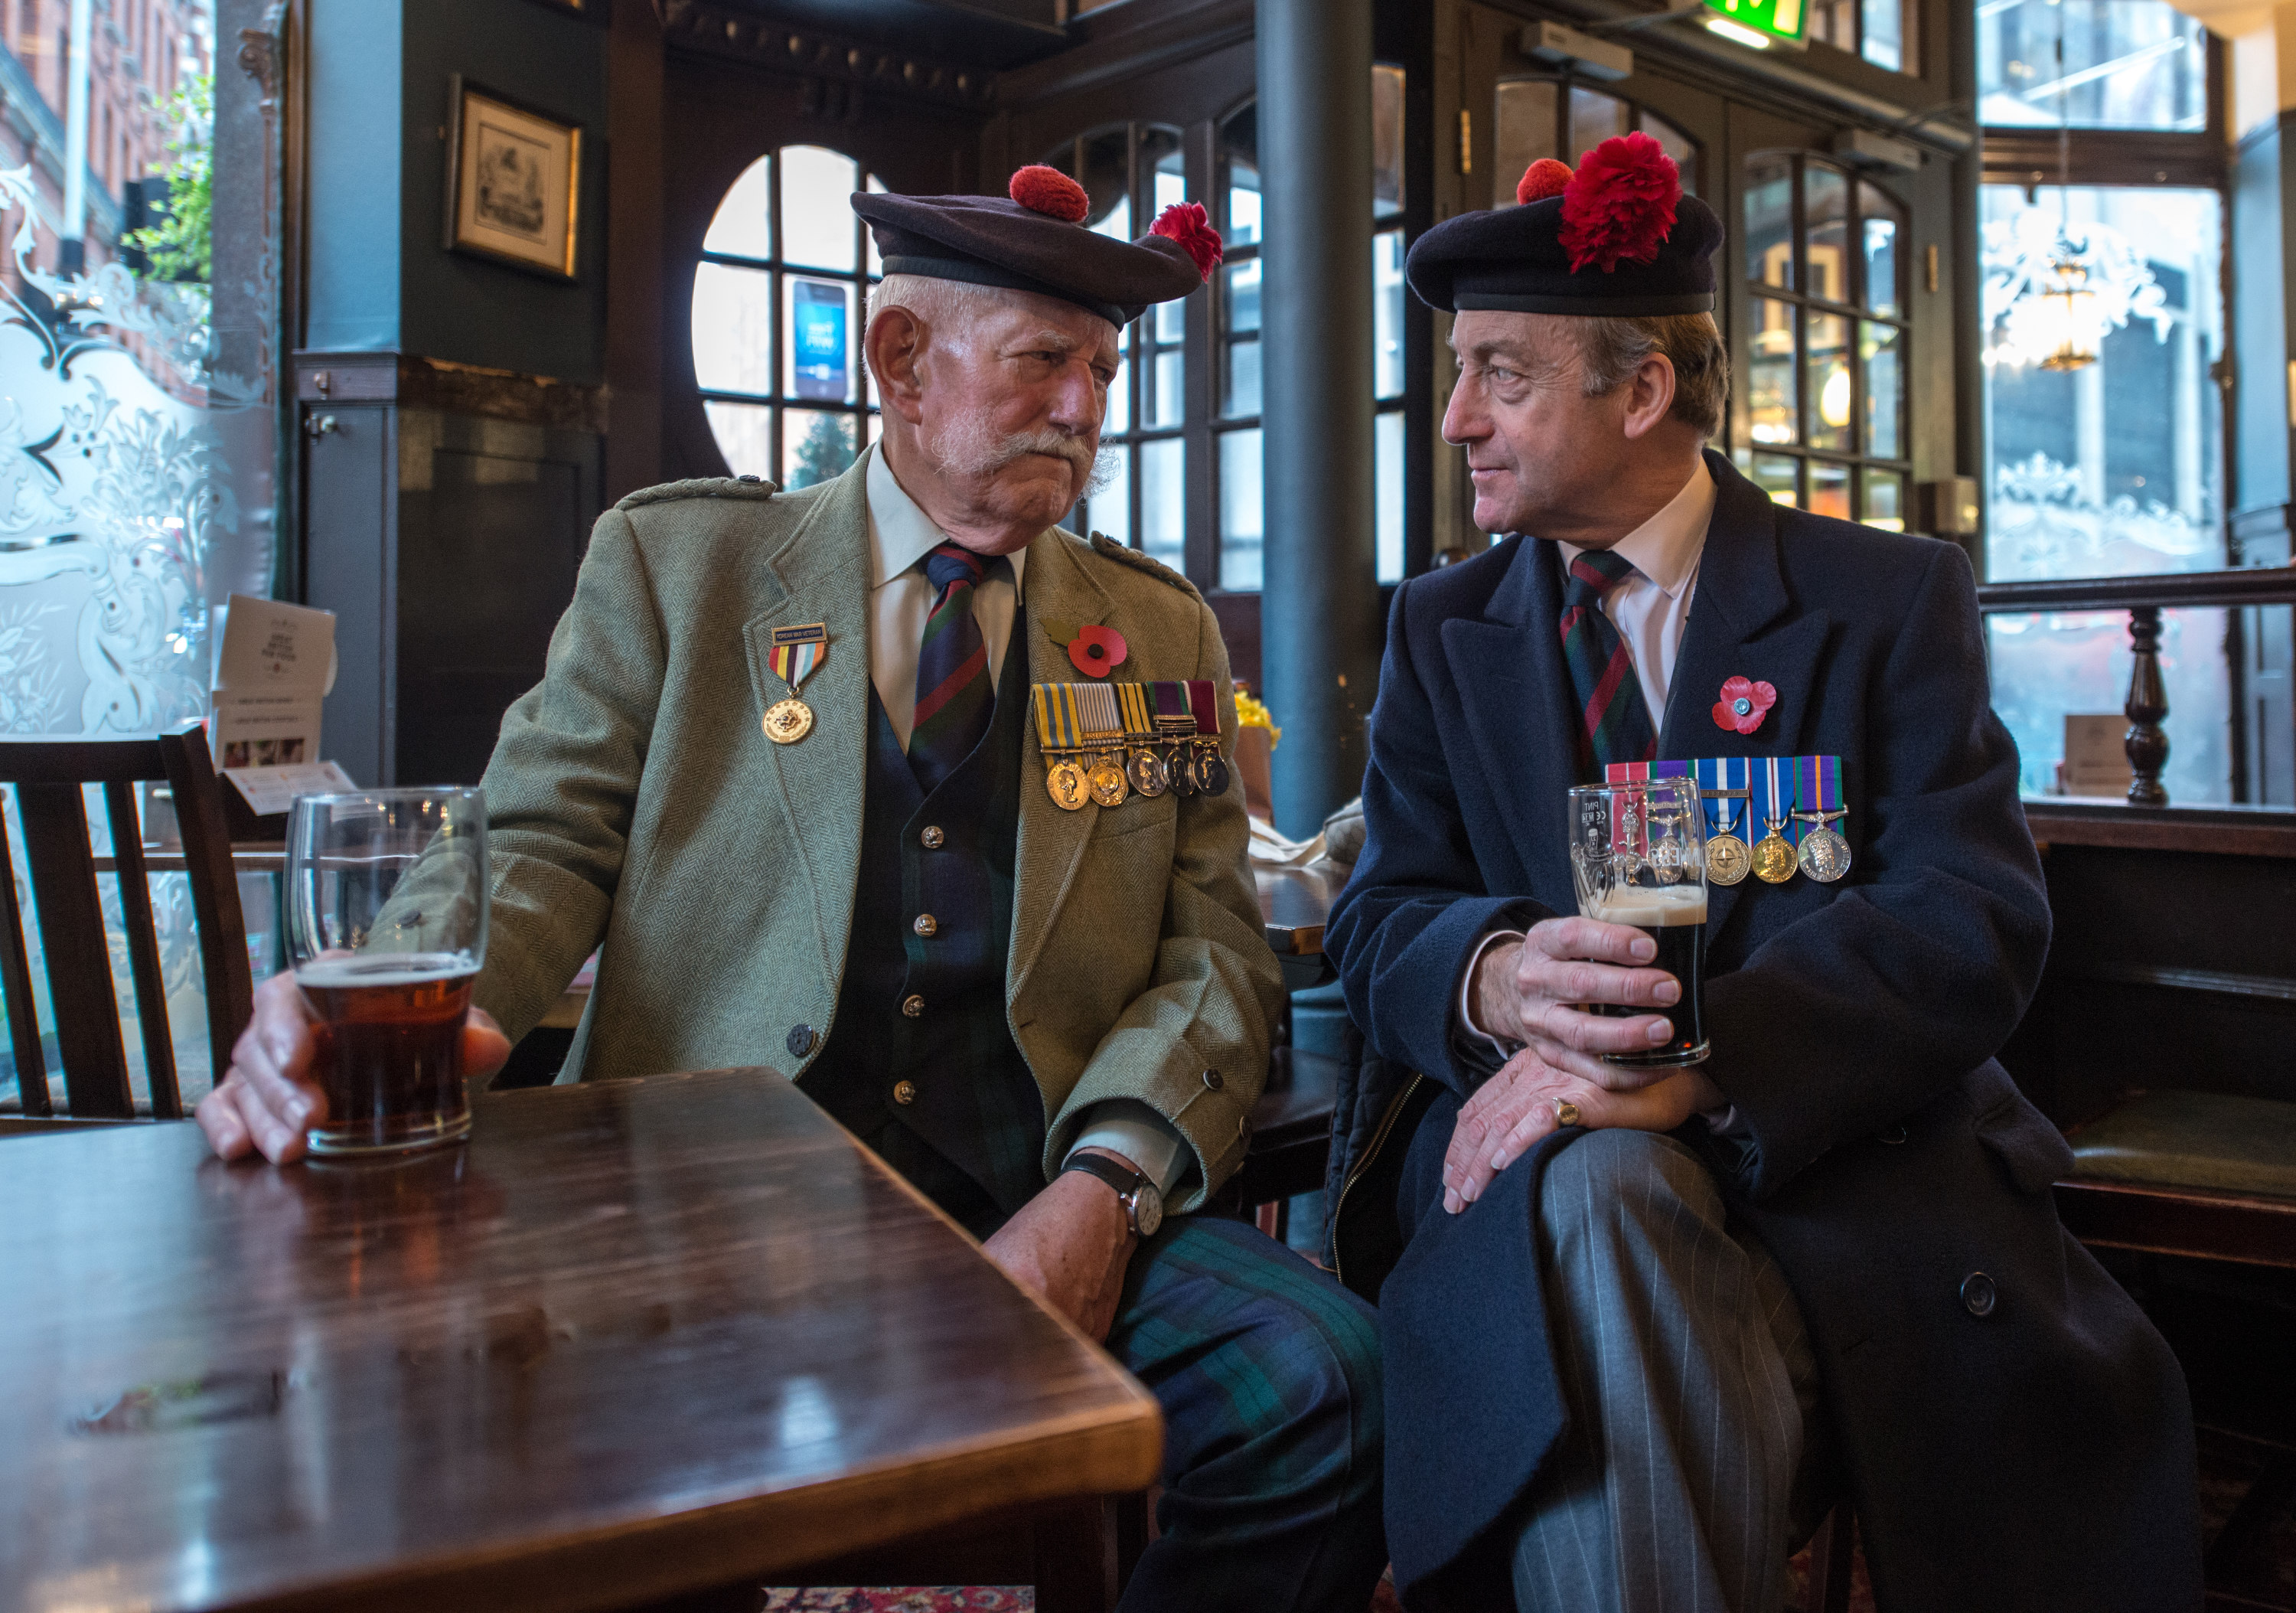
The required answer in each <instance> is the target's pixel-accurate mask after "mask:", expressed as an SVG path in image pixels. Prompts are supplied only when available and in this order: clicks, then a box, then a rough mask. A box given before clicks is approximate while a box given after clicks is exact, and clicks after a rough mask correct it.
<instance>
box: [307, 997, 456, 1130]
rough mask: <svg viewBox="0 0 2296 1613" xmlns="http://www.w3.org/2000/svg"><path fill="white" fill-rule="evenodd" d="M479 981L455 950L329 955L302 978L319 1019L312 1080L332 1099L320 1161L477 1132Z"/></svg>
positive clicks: (321, 1127)
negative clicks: (472, 1058) (471, 1041)
mask: <svg viewBox="0 0 2296 1613" xmlns="http://www.w3.org/2000/svg"><path fill="white" fill-rule="evenodd" d="M477 977H478V976H477V971H475V970H474V969H472V968H471V966H470V963H469V961H468V959H465V958H463V957H460V956H458V955H456V954H455V953H452V952H411V953H410V952H400V953H369V954H367V955H366V956H365V957H357V956H354V957H332V958H322V959H314V960H313V961H311V962H309V963H307V964H305V965H304V966H303V967H301V968H299V969H298V970H296V971H295V983H296V984H297V985H298V986H299V987H301V988H302V992H303V998H304V1000H305V1001H307V1002H308V1003H309V1004H310V1005H311V1012H312V1014H313V1016H315V1018H316V1021H317V1023H316V1025H313V1026H312V1033H313V1037H314V1040H315V1041H316V1044H317V1045H316V1049H315V1051H314V1052H313V1055H312V1058H311V1078H312V1080H314V1081H315V1082H317V1083H318V1085H319V1088H320V1090H323V1091H324V1092H325V1093H326V1095H327V1117H326V1118H325V1119H324V1121H322V1122H320V1123H318V1124H316V1125H315V1126H313V1127H312V1128H311V1133H310V1137H311V1151H312V1152H313V1153H314V1154H363V1153H370V1152H373V1151H375V1150H378V1149H383V1148H420V1147H422V1145H423V1144H425V1143H431V1142H443V1141H446V1140H448V1139H450V1138H455V1137H460V1136H461V1135H463V1133H464V1132H467V1131H469V1130H470V1129H471V1101H470V1093H469V1090H468V1088H467V1087H466V1086H465V1085H464V1083H463V1018H464V1016H466V1015H468V1014H469V1012H470V1008H471V982H472V981H473V980H475V979H476V978H477Z"/></svg>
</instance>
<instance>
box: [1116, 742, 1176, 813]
mask: <svg viewBox="0 0 2296 1613" xmlns="http://www.w3.org/2000/svg"><path fill="white" fill-rule="evenodd" d="M1125 770H1126V772H1128V774H1130V776H1131V778H1132V787H1133V788H1134V789H1136V790H1137V791H1138V792H1139V793H1140V794H1143V795H1144V796H1146V797H1147V798H1148V799H1149V800H1151V801H1153V800H1155V799H1156V797H1157V796H1159V795H1161V794H1163V793H1164V792H1165V791H1166V790H1169V789H1170V788H1171V787H1172V771H1171V769H1169V768H1168V767H1166V766H1165V765H1164V759H1163V758H1162V757H1161V756H1159V755H1158V754H1156V753H1155V752H1153V751H1135V752H1133V753H1132V765H1131V766H1130V767H1128V768H1127V769H1125Z"/></svg>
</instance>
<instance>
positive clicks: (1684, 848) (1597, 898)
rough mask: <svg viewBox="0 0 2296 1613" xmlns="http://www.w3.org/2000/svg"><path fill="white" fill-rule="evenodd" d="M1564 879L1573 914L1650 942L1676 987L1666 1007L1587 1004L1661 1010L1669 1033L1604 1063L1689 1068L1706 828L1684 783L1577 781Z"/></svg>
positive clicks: (1695, 1038)
mask: <svg viewBox="0 0 2296 1613" xmlns="http://www.w3.org/2000/svg"><path fill="white" fill-rule="evenodd" d="M1570 824H1571V835H1572V838H1571V843H1570V876H1571V881H1572V883H1573V884H1574V885H1577V887H1578V892H1579V914H1580V916H1581V917H1583V918H1599V919H1601V920H1602V921H1603V922H1604V923H1605V924H1630V925H1632V926H1635V927H1636V929H1638V930H1641V931H1642V932H1643V933H1644V934H1646V935H1648V936H1650V938H1651V939H1652V941H1654V942H1657V943H1658V956H1657V957H1656V958H1655V959H1652V967H1657V968H1661V969H1664V970H1665V971H1666V972H1667V973H1668V974H1669V975H1673V976H1674V977H1675V979H1676V980H1677V982H1679V983H1681V986H1682V996H1681V998H1680V999H1679V1000H1677V1001H1676V1003H1675V1004H1674V1006H1673V1007H1671V1008H1629V1007H1628V1006H1626V1005H1624V1004H1621V1003H1590V1004H1588V1005H1587V1011H1588V1012H1589V1013H1593V1014H1599V1015H1603V1016H1606V1017H1611V1018H1629V1017H1634V1016H1639V1015H1643V1014H1652V1013H1655V1014H1662V1015H1664V1016H1665V1017H1666V1018H1667V1019H1668V1021H1669V1023H1670V1024H1671V1025H1673V1027H1674V1029H1673V1034H1672V1035H1670V1036H1669V1038H1668V1039H1667V1040H1666V1041H1664V1042H1663V1043H1661V1044H1660V1045H1658V1046H1655V1047H1653V1048H1652V1049H1650V1050H1649V1051H1648V1052H1643V1053H1605V1054H1603V1060H1604V1062H1606V1063H1609V1064H1619V1065H1640V1066H1670V1065H1685V1064H1696V1063H1697V1062H1698V1061H1699V1060H1700V1059H1702V1058H1705V1057H1706V1053H1707V1045H1706V1024H1705V1010H1704V1008H1703V1006H1702V1002H1701V998H1702V979H1701V976H1702V975H1703V974H1704V972H1705V962H1706V822H1705V814H1704V813H1703V812H1702V811H1701V810H1700V807H1699V802H1698V786H1697V785H1696V784H1695V783H1693V781H1692V780H1690V779H1688V778H1651V779H1639V780H1636V781H1635V782H1632V783H1625V784H1590V785H1582V786H1579V788H1577V789H1574V790H1572V791H1571V792H1570Z"/></svg>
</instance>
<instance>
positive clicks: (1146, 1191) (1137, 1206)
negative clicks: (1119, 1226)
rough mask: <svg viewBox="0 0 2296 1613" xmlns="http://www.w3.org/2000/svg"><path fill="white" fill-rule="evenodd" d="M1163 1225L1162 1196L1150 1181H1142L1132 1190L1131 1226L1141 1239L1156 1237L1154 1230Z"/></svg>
mask: <svg viewBox="0 0 2296 1613" xmlns="http://www.w3.org/2000/svg"><path fill="white" fill-rule="evenodd" d="M1163 1224H1164V1195H1163V1194H1162V1193H1160V1192H1159V1191H1158V1190H1157V1188H1156V1184H1155V1183H1154V1182H1152V1181H1144V1182H1142V1183H1141V1184H1140V1185H1139V1186H1138V1187H1137V1188H1135V1189H1133V1190H1132V1225H1133V1227H1134V1228H1135V1230H1137V1231H1138V1232H1139V1234H1140V1236H1141V1238H1142V1239H1150V1238H1153V1237H1155V1236H1156V1229H1157V1228H1158V1227H1160V1226H1162V1225H1163Z"/></svg>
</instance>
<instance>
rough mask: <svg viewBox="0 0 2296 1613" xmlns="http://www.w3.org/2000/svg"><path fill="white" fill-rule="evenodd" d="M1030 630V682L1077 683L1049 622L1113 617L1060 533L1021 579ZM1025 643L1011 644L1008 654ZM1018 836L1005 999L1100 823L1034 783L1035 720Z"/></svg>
mask: <svg viewBox="0 0 2296 1613" xmlns="http://www.w3.org/2000/svg"><path fill="white" fill-rule="evenodd" d="M1021 595H1022V599H1023V603H1024V605H1025V606H1026V609H1025V611H1024V613H1023V616H1022V620H1023V621H1024V622H1025V624H1026V627H1027V632H1028V646H1027V650H1028V656H1029V682H1030V683H1031V684H1037V683H1075V682H1078V681H1080V675H1079V674H1078V671H1077V670H1076V667H1075V666H1074V664H1073V663H1071V662H1070V660H1069V658H1068V653H1067V652H1066V651H1065V650H1063V649H1062V647H1061V646H1059V645H1057V644H1054V642H1053V640H1052V638H1050V636H1048V635H1047V634H1046V632H1045V630H1044V628H1043V625H1042V624H1043V623H1044V622H1046V621H1066V622H1073V623H1075V624H1076V625H1078V626H1079V627H1082V626H1086V625H1097V624H1099V623H1101V622H1104V621H1106V620H1107V619H1108V613H1109V598H1108V595H1107V593H1106V591H1105V590H1103V588H1101V586H1100V584H1098V583H1097V582H1095V581H1094V580H1092V577H1091V574H1090V573H1089V572H1087V571H1086V570H1085V568H1084V567H1083V566H1082V565H1081V564H1078V559H1077V556H1076V554H1075V552H1074V550H1073V549H1072V548H1071V547H1070V539H1066V538H1064V537H1062V535H1061V534H1060V533H1059V532H1058V531H1046V532H1043V533H1040V534H1038V535H1037V538H1036V539H1035V540H1034V541H1033V542H1031V543H1030V544H1029V564H1028V566H1027V567H1026V569H1025V570H1024V571H1023V572H1022V576H1021ZM1020 647H1021V646H1017V645H1010V646H1006V648H1005V654H1007V655H1011V654H1014V653H1015V652H1016V651H1017V650H1019V649H1020ZM1043 766H1044V750H1043V747H1042V746H1041V745H1039V744H1038V743H1037V725H1036V720H1035V718H1034V717H1031V718H1030V719H1029V722H1028V727H1027V733H1026V735H1025V737H1023V738H1022V740H1021V834H1020V844H1019V846H1018V848H1017V850H1016V851H1015V852H1014V864H1013V866H1014V875H1013V885H1014V890H1013V951H1012V954H1011V956H1010V958H1009V959H1008V965H1007V968H1006V971H1005V981H1006V986H1005V1001H1006V1002H1007V1003H1011V1002H1013V1001H1016V1000H1019V998H1020V995H1021V988H1022V986H1023V985H1025V984H1026V983H1027V981H1028V977H1029V972H1030V971H1031V970H1032V969H1034V968H1035V967H1036V966H1037V956H1038V954H1039V953H1041V952H1042V951H1043V950H1044V945H1045V938H1046V936H1047V935H1049V934H1051V933H1052V928H1053V924H1054V920H1055V919H1056V918H1059V916H1060V909H1061V904H1062V902H1063V901H1066V900H1067V898H1068V893H1069V887H1070V885H1073V884H1074V883H1075V880H1076V870H1077V865H1078V863H1079V862H1081V861H1082V860H1083V859H1084V850H1085V843H1086V842H1087V841H1088V840H1090V839H1091V838H1092V830H1093V826H1094V825H1095V823H1097V822H1098V821H1099V820H1100V808H1099V807H1098V806H1096V805H1095V804H1093V803H1092V802H1089V801H1087V802H1086V803H1085V804H1084V806H1083V807H1082V808H1081V809H1080V810H1078V811H1073V812H1064V811H1062V810H1061V809H1060V808H1059V807H1058V806H1055V805H1054V803H1053V799H1052V797H1051V796H1050V795H1048V794H1046V793H1045V791H1044V789H1043V788H1042V786H1040V785H1038V784H1037V778H1038V777H1039V773H1040V771H1041V769H1042V768H1043Z"/></svg>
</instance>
